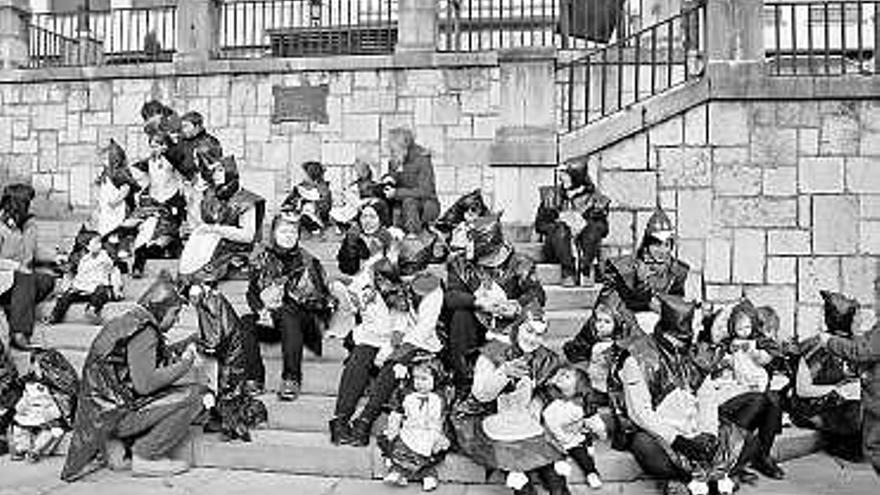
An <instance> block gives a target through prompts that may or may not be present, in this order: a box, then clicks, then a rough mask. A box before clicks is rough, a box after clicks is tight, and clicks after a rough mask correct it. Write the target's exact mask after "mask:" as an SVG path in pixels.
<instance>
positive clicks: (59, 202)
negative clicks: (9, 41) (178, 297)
mask: <svg viewBox="0 0 880 495" xmlns="http://www.w3.org/2000/svg"><path fill="white" fill-rule="evenodd" d="M141 74H144V75H143V76H142V77H133V78H126V79H119V78H118V79H113V80H111V79H101V78H98V77H94V78H91V79H90V80H79V81H60V82H59V81H46V82H39V81H38V82H26V83H21V82H12V81H0V184H2V183H6V182H7V181H11V180H18V179H23V180H27V181H30V182H32V183H33V185H34V186H35V188H36V189H37V192H38V195H39V196H38V200H37V202H36V206H35V210H36V212H37V213H38V215H40V216H44V217H50V218H60V217H64V216H65V215H67V214H68V213H70V212H85V211H89V210H90V206H91V205H92V204H93V202H94V200H95V194H96V188H95V187H94V185H93V182H94V180H95V178H96V177H97V175H98V173H99V171H100V164H99V162H98V155H97V150H98V149H99V147H102V146H105V145H106V144H107V142H108V141H109V139H111V138H114V139H116V140H117V141H118V142H119V143H120V144H122V146H123V147H125V148H126V151H127V152H128V155H129V157H130V158H132V157H134V158H137V157H141V156H146V154H147V150H148V147H147V142H146V139H145V137H144V134H143V132H142V130H141V129H142V127H141V126H142V123H141V120H140V115H139V109H140V106H141V104H142V103H143V102H144V101H147V100H149V99H151V98H158V99H159V100H161V101H163V102H166V103H169V104H170V105H171V106H172V107H173V108H175V109H176V110H177V111H178V112H180V113H183V112H186V111H188V110H197V111H199V112H201V113H202V114H204V115H205V118H206V127H207V129H208V130H209V132H211V133H213V134H214V135H216V136H217V137H218V138H219V139H220V140H221V142H222V144H223V147H224V150H225V151H226V153H227V154H232V155H235V156H236V158H237V159H238V161H239V166H240V168H241V169H242V176H243V184H244V186H245V187H248V188H250V189H252V190H254V191H256V192H258V193H260V194H261V195H263V196H265V197H266V198H267V200H268V203H269V205H270V207H272V208H274V207H275V206H277V204H278V203H279V202H280V201H282V200H283V198H284V196H285V195H286V193H287V192H288V190H289V189H290V186H291V184H295V183H296V182H298V181H299V180H300V179H301V177H302V171H301V169H300V164H302V163H303V162H305V161H307V160H319V161H321V162H323V163H324V164H326V165H327V167H328V174H327V175H328V179H329V180H330V181H331V184H332V186H333V187H334V188H340V187H341V186H342V185H343V184H347V183H348V182H349V181H350V180H351V179H352V171H351V170H350V167H349V166H350V165H351V164H352V163H353V162H354V160H355V158H358V157H359V158H363V159H366V160H368V161H370V162H373V163H374V164H376V165H379V164H382V166H381V167H377V169H376V170H375V172H376V173H377V174H378V173H381V172H382V170H383V169H384V164H385V163H386V162H387V156H388V151H387V147H386V143H385V138H386V134H387V131H388V130H389V129H390V128H393V127H398V126H406V127H409V128H411V129H413V130H414V131H415V134H416V139H417V141H418V142H419V143H420V144H422V145H423V146H425V147H426V148H428V149H429V150H430V151H431V152H432V154H433V159H434V165H435V171H436V174H437V184H438V189H439V190H438V193H439V194H440V196H441V202H442V203H443V204H444V205H448V204H450V202H451V201H452V199H453V198H454V197H455V195H456V192H457V191H467V190H471V189H474V188H478V187H483V189H484V191H485V193H486V195H487V196H488V199H489V200H490V201H491V199H492V198H491V196H492V193H493V172H492V170H491V169H490V168H489V167H488V162H489V150H490V146H491V144H492V140H493V138H494V137H495V129H496V125H497V117H498V106H499V100H500V95H499V77H500V75H499V68H498V67H497V65H496V66H494V67H493V66H491V65H485V64H484V65H477V66H473V67H468V66H463V67H462V66H459V67H454V68H448V69H447V68H428V69H405V68H404V69H381V70H336V71H328V70H321V71H289V72H286V73H283V74H282V73H245V74H219V75H205V76H202V75H192V76H191V75H172V76H161V75H160V76H156V77H153V76H150V75H149V73H148V72H147V71H146V70H144V71H141ZM306 84H310V85H318V84H328V85H329V88H330V92H329V98H328V101H327V110H328V114H329V123H327V124H316V123H282V124H272V123H271V119H270V115H271V113H272V107H273V97H272V87H273V85H285V86H299V85H306Z"/></svg>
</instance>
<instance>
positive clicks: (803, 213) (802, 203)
mask: <svg viewBox="0 0 880 495" xmlns="http://www.w3.org/2000/svg"><path fill="white" fill-rule="evenodd" d="M797 224H798V227H800V228H802V229H811V228H813V197H812V196H798V198H797Z"/></svg>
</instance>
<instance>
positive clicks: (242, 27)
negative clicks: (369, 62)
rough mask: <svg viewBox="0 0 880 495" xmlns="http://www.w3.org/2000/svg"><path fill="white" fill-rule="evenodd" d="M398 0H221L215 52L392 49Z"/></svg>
mask: <svg viewBox="0 0 880 495" xmlns="http://www.w3.org/2000/svg"><path fill="white" fill-rule="evenodd" d="M396 44H397V0H224V2H223V3H222V4H221V6H220V56H221V57H224V58H258V57H265V56H274V57H301V56H316V55H344V54H380V53H391V52H393V51H394V47H395V45H396Z"/></svg>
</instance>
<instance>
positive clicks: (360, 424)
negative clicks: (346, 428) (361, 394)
mask: <svg viewBox="0 0 880 495" xmlns="http://www.w3.org/2000/svg"><path fill="white" fill-rule="evenodd" d="M371 426H372V425H370V424H369V423H367V422H366V421H364V420H362V419H360V418H358V419H356V420H354V422H353V423H352V424H351V444H352V445H354V446H355V447H366V446H367V445H370V430H371Z"/></svg>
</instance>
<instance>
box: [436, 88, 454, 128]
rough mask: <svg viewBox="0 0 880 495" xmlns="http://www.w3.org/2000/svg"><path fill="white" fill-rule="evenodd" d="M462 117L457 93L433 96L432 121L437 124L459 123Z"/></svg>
mask: <svg viewBox="0 0 880 495" xmlns="http://www.w3.org/2000/svg"><path fill="white" fill-rule="evenodd" d="M460 118H461V105H460V103H459V101H458V97H457V95H442V96H438V97H436V98H433V108H432V109H431V123H432V124H435V125H457V124H458V122H459V119H460Z"/></svg>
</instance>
